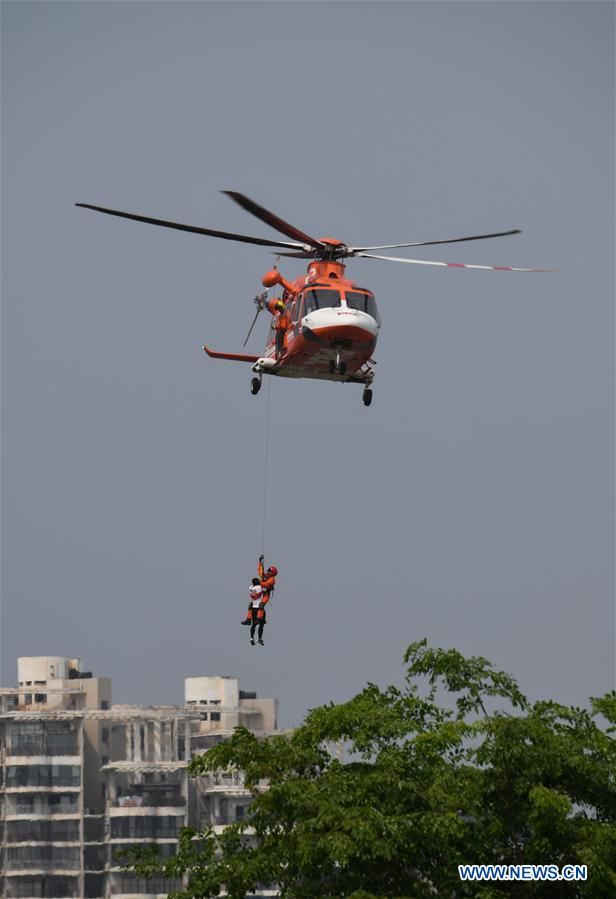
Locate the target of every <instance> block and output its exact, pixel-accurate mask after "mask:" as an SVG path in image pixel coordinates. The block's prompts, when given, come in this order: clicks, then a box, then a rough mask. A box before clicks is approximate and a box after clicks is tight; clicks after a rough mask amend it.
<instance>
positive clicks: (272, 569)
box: [267, 565, 278, 577]
mask: <svg viewBox="0 0 616 899" xmlns="http://www.w3.org/2000/svg"><path fill="white" fill-rule="evenodd" d="M267 573H268V574H273V575H274V577H276V575H277V574H278V569H277V568H276V566H275V565H270V567H269V568H268V569H267Z"/></svg>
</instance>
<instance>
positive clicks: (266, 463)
mask: <svg viewBox="0 0 616 899" xmlns="http://www.w3.org/2000/svg"><path fill="white" fill-rule="evenodd" d="M271 389H272V379H271V377H268V379H267V405H266V411H265V460H264V468H263V520H262V524H261V552H262V553H263V555H265V521H266V513H267V476H268V468H269V432H270V394H271Z"/></svg>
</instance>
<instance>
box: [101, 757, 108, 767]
mask: <svg viewBox="0 0 616 899" xmlns="http://www.w3.org/2000/svg"><path fill="white" fill-rule="evenodd" d="M108 764H109V756H108V755H101V765H108Z"/></svg>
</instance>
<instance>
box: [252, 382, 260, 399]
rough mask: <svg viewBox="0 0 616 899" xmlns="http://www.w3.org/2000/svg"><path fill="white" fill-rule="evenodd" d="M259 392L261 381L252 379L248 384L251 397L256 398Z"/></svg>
mask: <svg viewBox="0 0 616 899" xmlns="http://www.w3.org/2000/svg"><path fill="white" fill-rule="evenodd" d="M260 390H261V381H260V380H259V378H253V379H252V381H251V382H250V392H251V393H252V395H253V396H256V395H257V393H258V392H259V391H260Z"/></svg>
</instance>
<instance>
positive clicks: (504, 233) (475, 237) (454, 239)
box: [349, 228, 522, 252]
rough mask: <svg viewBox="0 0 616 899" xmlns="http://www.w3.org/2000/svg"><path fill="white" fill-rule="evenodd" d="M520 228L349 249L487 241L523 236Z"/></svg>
mask: <svg viewBox="0 0 616 899" xmlns="http://www.w3.org/2000/svg"><path fill="white" fill-rule="evenodd" d="M521 233H522V232H521V231H520V229H519V228H514V229H513V231H498V232H497V233H496V234H473V235H472V236H471V237H450V238H449V240H418V241H417V242H416V243H389V244H384V245H383V246H382V247H349V250H351V252H353V251H357V252H361V251H363V250H395V249H397V248H398V247H427V246H430V245H432V244H436V243H460V241H463V240H486V239H487V238H488V237H508V236H509V235H510V234H521Z"/></svg>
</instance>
